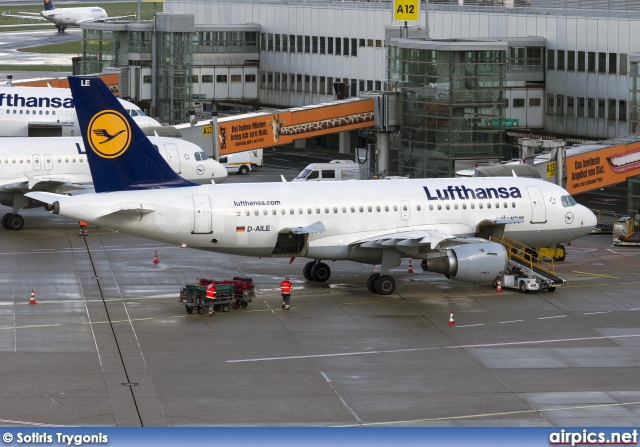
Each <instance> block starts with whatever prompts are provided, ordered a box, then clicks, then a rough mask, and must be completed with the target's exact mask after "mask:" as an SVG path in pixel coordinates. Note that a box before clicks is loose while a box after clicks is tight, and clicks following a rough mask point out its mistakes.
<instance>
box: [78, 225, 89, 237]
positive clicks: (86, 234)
mask: <svg viewBox="0 0 640 447" xmlns="http://www.w3.org/2000/svg"><path fill="white" fill-rule="evenodd" d="M78 223H79V224H80V231H79V232H78V236H82V234H83V233H84V235H85V236H89V233H88V232H87V223H86V222H78Z"/></svg>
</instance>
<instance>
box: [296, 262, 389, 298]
mask: <svg viewBox="0 0 640 447" xmlns="http://www.w3.org/2000/svg"><path fill="white" fill-rule="evenodd" d="M302 274H303V275H304V278H305V279H306V280H307V281H315V282H326V281H327V280H328V279H329V277H330V276H331V269H330V268H329V266H328V265H327V264H325V263H324V262H320V261H310V262H307V263H306V264H305V266H304V268H303V269H302ZM367 290H369V292H371V293H377V294H378V295H391V294H392V293H393V292H395V290H396V281H395V280H394V279H393V278H392V277H391V276H389V275H381V274H380V273H374V274H373V275H371V276H369V279H368V280H367Z"/></svg>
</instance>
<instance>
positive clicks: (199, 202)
mask: <svg viewBox="0 0 640 447" xmlns="http://www.w3.org/2000/svg"><path fill="white" fill-rule="evenodd" d="M192 197H193V231H192V232H191V234H211V233H213V231H212V230H211V200H210V199H209V196H208V195H206V194H194V195H193V196H192Z"/></svg>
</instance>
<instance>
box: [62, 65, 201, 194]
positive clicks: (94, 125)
mask: <svg viewBox="0 0 640 447" xmlns="http://www.w3.org/2000/svg"><path fill="white" fill-rule="evenodd" d="M69 86H70V87H71V94H72V95H73V101H74V104H75V108H76V114H77V116H78V123H79V124H80V131H81V132H82V139H83V141H84V145H85V148H86V151H87V160H88V161H89V167H90V168H91V176H92V177H93V185H94V188H95V190H96V192H109V191H128V190H136V189H158V188H177V187H182V186H195V183H191V182H189V181H187V180H185V179H183V178H182V177H180V176H179V175H178V174H176V173H175V172H174V170H173V169H171V167H170V166H169V165H168V164H167V162H166V161H165V160H164V158H162V156H161V155H160V153H159V152H158V148H157V147H155V146H154V145H153V144H152V143H151V141H149V139H148V138H147V137H146V136H145V134H144V133H143V132H142V130H140V128H139V127H138V125H137V124H136V123H135V121H134V120H133V119H132V118H131V116H129V114H128V113H127V112H126V111H125V110H124V108H123V107H122V105H121V104H120V102H119V101H118V99H117V98H116V97H115V96H114V95H113V93H112V92H111V91H110V90H109V88H108V87H107V86H106V85H105V83H104V82H103V81H102V79H100V78H97V77H94V76H69Z"/></svg>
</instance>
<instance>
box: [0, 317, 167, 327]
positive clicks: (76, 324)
mask: <svg viewBox="0 0 640 447" xmlns="http://www.w3.org/2000/svg"><path fill="white" fill-rule="evenodd" d="M153 319H154V318H131V319H129V320H113V321H86V322H84V323H55V324H34V325H31V326H12V327H0V330H6V329H35V328H42V327H60V326H82V325H92V324H110V323H131V322H132V321H145V320H153Z"/></svg>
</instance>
